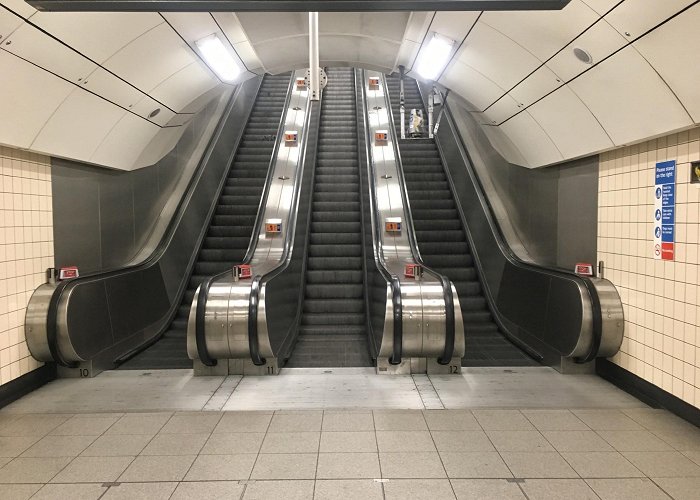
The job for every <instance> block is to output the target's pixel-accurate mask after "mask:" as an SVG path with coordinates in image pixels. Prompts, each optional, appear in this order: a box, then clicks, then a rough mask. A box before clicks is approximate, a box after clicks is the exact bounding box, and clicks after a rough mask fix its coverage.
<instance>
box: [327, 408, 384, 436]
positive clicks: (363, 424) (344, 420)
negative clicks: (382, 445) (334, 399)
mask: <svg viewBox="0 0 700 500" xmlns="http://www.w3.org/2000/svg"><path fill="white" fill-rule="evenodd" d="M373 430H374V418H373V417H372V413H371V412H366V413H355V412H328V411H327V412H325V413H324V414H323V431H324V432H334V431H345V432H351V431H373Z"/></svg>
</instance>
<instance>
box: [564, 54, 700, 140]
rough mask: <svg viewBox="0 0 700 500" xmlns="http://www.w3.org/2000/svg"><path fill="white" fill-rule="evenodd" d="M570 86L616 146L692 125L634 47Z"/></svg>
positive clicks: (616, 55)
mask: <svg viewBox="0 0 700 500" xmlns="http://www.w3.org/2000/svg"><path fill="white" fill-rule="evenodd" d="M569 85H570V86H571V88H572V90H573V91H574V92H576V94H577V95H578V96H579V97H580V98H581V99H582V100H583V102H584V103H585V104H586V106H588V108H589V109H590V110H591V111H593V113H594V114H595V116H596V118H598V121H600V123H601V125H602V126H603V127H604V128H605V130H606V131H607V132H608V134H609V135H610V137H611V138H612V139H613V141H614V142H615V144H616V145H622V144H625V143H627V142H632V141H638V140H640V139H643V138H646V137H651V136H654V135H657V134H662V133H666V132H669V131H671V130H675V129H678V128H682V127H687V126H689V125H692V122H691V120H690V117H689V116H688V114H687V113H686V112H685V110H684V109H683V107H682V106H681V104H680V103H679V102H678V100H677V99H676V98H675V97H674V95H673V93H672V92H671V91H670V90H669V88H668V87H667V86H666V85H665V84H664V82H663V81H662V80H661V78H659V75H658V74H657V73H656V72H655V71H654V69H653V68H652V67H651V66H650V65H649V64H648V63H647V62H646V61H645V60H644V58H642V56H640V55H639V53H638V52H637V51H636V50H635V49H634V48H633V47H627V48H625V49H624V50H622V51H620V52H618V53H617V54H615V55H614V56H613V57H611V58H610V59H608V60H606V61H604V62H602V63H601V64H600V65H598V66H596V67H595V68H593V69H591V71H589V72H587V73H585V74H583V75H581V76H580V77H579V78H577V79H576V80H574V81H573V82H571V83H570V84H569Z"/></svg>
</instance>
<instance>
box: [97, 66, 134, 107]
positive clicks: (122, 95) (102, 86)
mask: <svg viewBox="0 0 700 500" xmlns="http://www.w3.org/2000/svg"><path fill="white" fill-rule="evenodd" d="M83 85H84V88H86V89H87V90H89V91H90V92H94V93H95V94H98V95H101V96H102V97H104V98H105V99H108V100H110V101H112V102H113V103H115V104H118V105H119V106H122V107H124V108H127V109H128V108H132V107H133V106H134V105H135V104H136V103H137V102H139V101H140V100H141V99H143V97H144V94H143V93H142V92H139V91H138V90H136V89H135V88H134V87H132V86H131V85H129V84H128V83H126V82H124V81H123V80H120V79H119V78H117V77H116V76H114V75H113V74H112V73H110V72H109V71H105V70H104V69H102V68H97V69H96V70H95V71H94V72H92V74H90V76H89V77H88V78H87V79H86V80H85V81H84V82H83Z"/></svg>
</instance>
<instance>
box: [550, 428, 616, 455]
mask: <svg viewBox="0 0 700 500" xmlns="http://www.w3.org/2000/svg"><path fill="white" fill-rule="evenodd" d="M542 434H543V435H544V437H545V438H546V439H547V441H549V442H550V443H551V444H552V446H554V448H555V449H556V450H557V451H615V450H614V448H613V447H612V446H610V444H609V443H608V442H607V441H605V439H603V438H602V437H600V436H599V435H598V434H597V433H596V432H595V431H543V432H542Z"/></svg>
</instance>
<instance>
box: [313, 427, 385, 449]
mask: <svg viewBox="0 0 700 500" xmlns="http://www.w3.org/2000/svg"><path fill="white" fill-rule="evenodd" d="M320 451H321V453H333V452H336V453H342V452H345V453H360V452H366V453H372V452H374V453H376V452H377V439H376V437H375V433H374V431H371V432H367V431H353V432H322V433H321V448H320Z"/></svg>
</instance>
